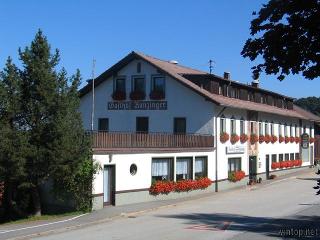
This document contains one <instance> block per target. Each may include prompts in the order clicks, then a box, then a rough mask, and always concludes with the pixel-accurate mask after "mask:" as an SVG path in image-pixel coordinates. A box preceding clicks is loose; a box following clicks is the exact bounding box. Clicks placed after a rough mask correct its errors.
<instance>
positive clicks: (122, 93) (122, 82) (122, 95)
mask: <svg viewBox="0 0 320 240" xmlns="http://www.w3.org/2000/svg"><path fill="white" fill-rule="evenodd" d="M112 98H113V100H125V99H126V78H125V77H117V78H116V79H115V80H114V84H113V94H112Z"/></svg>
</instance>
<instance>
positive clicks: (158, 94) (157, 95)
mask: <svg viewBox="0 0 320 240" xmlns="http://www.w3.org/2000/svg"><path fill="white" fill-rule="evenodd" d="M149 97H150V99H152V100H162V99H164V98H165V95H164V92H163V91H159V90H153V91H151V93H150V95H149Z"/></svg>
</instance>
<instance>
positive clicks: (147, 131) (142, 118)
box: [136, 116, 149, 133]
mask: <svg viewBox="0 0 320 240" xmlns="http://www.w3.org/2000/svg"><path fill="white" fill-rule="evenodd" d="M138 120H147V130H146V131H138V127H139V121H138ZM136 133H149V117H145V116H138V117H136Z"/></svg>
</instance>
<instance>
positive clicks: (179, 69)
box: [79, 51, 320, 122]
mask: <svg viewBox="0 0 320 240" xmlns="http://www.w3.org/2000/svg"><path fill="white" fill-rule="evenodd" d="M135 59H140V60H144V61H146V62H148V63H149V64H151V65H153V66H154V67H155V68H157V69H158V70H159V71H162V72H164V73H166V74H168V75H169V76H171V77H172V78H174V79H176V80H177V81H179V82H180V83H181V84H183V85H185V86H186V87H188V88H189V89H191V90H193V91H195V92H196V93H198V94H199V95H201V96H203V97H204V98H206V99H207V100H208V101H211V102H213V103H215V104H217V105H220V106H224V107H232V108H241V109H245V110H251V111H261V112H266V113H271V114H277V115H281V116H288V117H295V118H299V119H306V120H311V121H316V122H320V117H318V116H316V115H314V114H312V113H310V112H308V111H306V110H304V109H302V108H300V107H298V106H296V105H294V108H293V110H288V109H283V108H278V107H274V106H270V105H267V104H261V103H255V102H251V101H245V100H240V99H235V98H229V97H225V96H222V95H218V94H213V93H211V92H209V91H207V90H205V89H203V88H201V87H199V86H198V85H197V84H195V83H193V82H192V81H190V80H188V79H187V78H186V77H184V75H202V76H203V75H207V76H208V77H211V76H212V75H211V74H209V73H206V72H204V71H200V70H196V69H192V68H189V67H185V66H182V65H179V64H173V63H171V62H170V61H164V60H160V59H157V58H154V57H151V56H148V55H145V54H143V53H138V52H134V51H133V52H131V53H130V54H128V55H127V56H126V57H124V58H123V59H121V60H120V61H119V62H117V63H116V64H115V65H113V66H112V67H111V68H109V69H108V70H106V71H105V72H103V73H102V74H101V75H100V76H98V77H97V78H96V79H95V87H97V86H99V85H100V84H101V83H102V82H104V81H105V80H107V79H108V78H109V77H111V76H113V75H116V74H117V72H118V71H119V70H120V69H121V68H123V67H124V66H126V65H127V64H128V63H129V62H131V61H132V60H135ZM216 77H218V76H216ZM233 82H234V81H233ZM239 85H241V84H239ZM242 85H243V84H242ZM91 90H92V84H87V85H86V86H84V87H83V88H82V89H80V91H79V92H80V97H82V96H84V95H85V94H86V93H88V92H90V91H91ZM264 91H267V90H264ZM268 92H270V91H268ZM274 94H276V93H274ZM278 95H280V94H278ZM280 96H283V95H280Z"/></svg>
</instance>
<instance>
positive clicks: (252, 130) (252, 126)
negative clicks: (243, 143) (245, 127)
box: [250, 122, 256, 134]
mask: <svg viewBox="0 0 320 240" xmlns="http://www.w3.org/2000/svg"><path fill="white" fill-rule="evenodd" d="M254 133H256V131H255V129H254V122H250V134H254Z"/></svg>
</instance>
